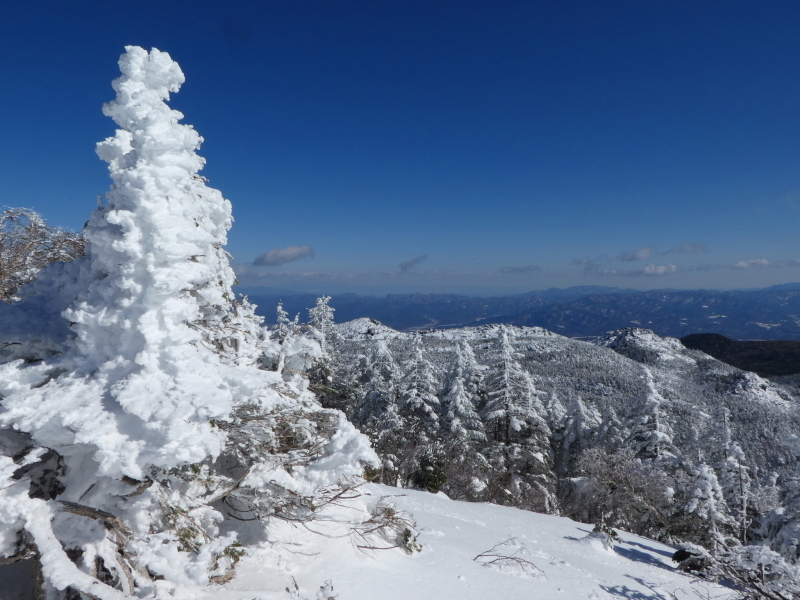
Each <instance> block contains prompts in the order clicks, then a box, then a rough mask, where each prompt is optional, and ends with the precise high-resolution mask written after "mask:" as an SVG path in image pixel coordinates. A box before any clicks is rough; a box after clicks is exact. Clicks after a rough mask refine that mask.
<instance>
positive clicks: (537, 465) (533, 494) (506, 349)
mask: <svg viewBox="0 0 800 600" xmlns="http://www.w3.org/2000/svg"><path fill="white" fill-rule="evenodd" d="M497 344H498V350H499V355H500V356H499V358H498V359H497V361H496V362H495V364H494V365H493V366H492V374H491V375H490V376H489V377H488V378H487V382H486V387H487V402H486V405H485V406H484V408H483V411H482V412H483V416H484V419H485V420H486V422H487V437H488V438H489V439H490V440H491V441H493V442H494V443H493V444H490V445H488V446H487V448H486V450H485V453H486V455H487V460H488V462H489V465H490V468H491V469H492V472H493V474H492V479H493V483H491V484H490V485H489V489H488V490H487V493H488V494H489V495H490V496H491V497H492V498H493V499H495V500H496V501H499V502H504V503H509V504H515V505H519V506H523V507H525V508H530V509H532V510H538V511H540V512H554V511H556V510H557V509H556V507H557V501H556V497H555V491H554V489H555V481H554V474H553V460H552V451H551V448H550V437H551V432H550V428H549V427H548V425H547V422H546V421H545V420H544V418H543V415H544V407H543V406H542V404H541V401H540V400H539V398H538V393H537V392H536V389H535V387H534V385H533V380H532V379H531V377H530V375H529V374H528V373H527V372H525V371H524V370H523V369H522V367H521V366H520V364H519V362H518V359H519V357H520V355H519V354H518V353H517V352H516V351H515V350H514V347H513V345H512V342H511V339H510V336H509V335H508V331H507V329H506V328H505V327H503V326H501V328H500V333H499V336H498V341H497Z"/></svg>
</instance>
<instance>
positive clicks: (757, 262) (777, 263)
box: [733, 258, 800, 269]
mask: <svg viewBox="0 0 800 600" xmlns="http://www.w3.org/2000/svg"><path fill="white" fill-rule="evenodd" d="M797 266H800V259H798V258H792V259H789V260H767V259H766V258H756V259H754V260H741V261H739V262H738V263H736V264H735V265H733V268H734V269H759V268H760V269H763V268H767V267H797Z"/></svg>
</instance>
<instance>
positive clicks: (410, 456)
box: [398, 340, 441, 476]
mask: <svg viewBox="0 0 800 600" xmlns="http://www.w3.org/2000/svg"><path fill="white" fill-rule="evenodd" d="M438 387H439V386H438V382H437V380H436V377H435V375H434V372H433V367H432V365H431V364H430V362H429V361H428V360H427V359H426V358H425V356H424V354H423V352H422V346H421V344H420V343H419V340H415V344H414V350H413V356H412V358H411V360H410V361H409V362H408V364H407V366H406V368H405V375H404V376H403V379H402V381H401V384H400V397H399V402H398V405H399V415H400V418H401V419H402V421H403V429H404V432H403V436H404V438H405V446H406V447H405V448H404V456H403V457H402V458H401V462H402V466H401V471H402V472H403V474H404V475H406V476H407V475H408V474H410V473H411V471H413V470H414V468H416V466H418V462H419V460H420V458H421V457H422V456H424V455H425V454H426V453H429V452H431V451H433V450H434V449H435V447H436V446H435V442H436V441H437V437H438V433H439V427H440V424H439V412H440V408H441V407H440V402H439V397H438V395H437V393H438Z"/></svg>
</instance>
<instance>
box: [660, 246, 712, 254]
mask: <svg viewBox="0 0 800 600" xmlns="http://www.w3.org/2000/svg"><path fill="white" fill-rule="evenodd" d="M708 251H709V250H708V246H706V245H705V244H676V245H675V247H674V248H671V249H669V250H667V251H666V252H663V253H662V254H672V253H676V254H705V253H707V252H708Z"/></svg>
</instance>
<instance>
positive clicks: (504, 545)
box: [202, 484, 733, 600]
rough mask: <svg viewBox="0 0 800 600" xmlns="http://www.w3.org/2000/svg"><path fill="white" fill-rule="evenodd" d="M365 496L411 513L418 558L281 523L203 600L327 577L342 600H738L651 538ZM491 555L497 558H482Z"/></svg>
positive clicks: (395, 493)
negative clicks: (610, 541) (598, 534)
mask: <svg viewBox="0 0 800 600" xmlns="http://www.w3.org/2000/svg"><path fill="white" fill-rule="evenodd" d="M362 491H363V492H365V493H366V494H369V495H371V496H372V497H373V498H374V497H376V496H391V497H392V499H393V501H394V502H395V504H396V506H397V508H398V509H401V510H404V511H408V512H410V513H412V514H413V516H414V518H415V519H416V521H417V525H418V529H419V531H420V535H419V538H418V542H419V544H420V545H421V547H422V550H421V552H414V554H413V555H411V556H409V555H408V554H406V553H404V552H403V551H402V550H399V549H394V550H380V551H372V550H362V549H359V548H358V547H357V545H358V544H359V543H362V544H363V542H359V541H358V540H356V539H354V538H352V537H349V536H345V537H334V538H331V537H324V536H323V535H318V534H316V533H311V532H310V531H309V529H314V530H315V531H319V532H321V533H327V534H333V535H337V533H341V531H342V529H341V527H340V526H338V525H333V524H332V525H328V526H324V525H323V524H321V523H313V524H311V525H310V526H309V527H308V528H306V527H304V526H301V525H289V524H286V523H279V524H276V527H275V528H274V529H273V531H272V533H271V535H272V536H274V537H273V539H275V540H280V542H270V541H264V542H262V543H261V544H260V545H259V547H258V548H257V549H255V550H251V551H250V552H249V553H248V556H247V557H245V558H244V559H243V560H242V562H241V563H240V565H239V568H238V569H237V577H236V578H235V579H234V580H233V581H231V582H229V583H227V584H225V585H221V586H216V587H214V589H212V590H209V591H208V593H207V594H204V595H203V596H202V598H203V600H210V599H211V598H215V599H219V600H233V599H236V600H272V599H277V598H280V599H283V600H289V598H291V597H292V596H291V595H290V594H289V593H287V591H286V588H287V586H288V587H291V588H292V589H293V590H294V589H295V588H294V584H293V579H294V581H296V582H297V585H298V586H299V595H297V596H294V597H295V598H297V597H299V598H301V599H305V598H308V599H309V600H314V599H315V598H318V596H317V592H318V591H319V588H320V586H321V585H323V583H324V581H325V580H332V583H333V594H335V595H336V597H337V598H338V600H375V599H380V600H409V599H415V600H450V599H454V600H472V599H475V600H478V599H480V600H487V599H505V598H509V599H511V598H514V599H517V598H519V599H522V598H542V599H550V598H563V599H564V600H572V599H576V600H577V599H581V598H587V599H589V598H592V599H614V598H616V599H622V598H627V599H634V598H635V599H637V600H673V599H677V600H689V599H695V598H697V599H701V598H709V597H711V598H717V599H720V600H724V599H725V598H727V597H730V596H732V595H733V594H732V593H730V591H729V590H726V589H725V588H721V587H718V586H715V585H712V584H709V583H706V582H702V581H698V580H697V579H695V578H692V577H690V576H687V575H684V574H682V573H680V572H677V571H676V570H675V568H674V566H673V563H672V562H671V561H670V557H671V555H672V553H673V552H674V548H671V547H669V546H665V545H663V544H659V543H658V542H654V541H652V540H648V539H646V538H641V537H638V536H635V535H630V534H627V533H621V543H619V544H617V545H616V547H615V548H614V549H613V550H608V549H606V548H604V546H603V544H602V542H601V541H600V540H598V539H587V536H588V535H589V533H590V532H591V529H592V527H591V526H590V525H586V524H583V523H577V522H575V521H571V520H569V519H565V518H562V517H554V516H549V515H542V514H536V513H532V512H526V511H522V510H517V509H514V508H508V507H503V506H497V505H492V504H477V503H466V502H457V501H453V500H450V499H448V498H447V497H446V496H444V495H443V494H438V495H434V494H430V493H428V492H421V491H415V490H404V489H398V488H392V487H387V486H381V485H375V484H369V485H366V486H364V487H363V488H362ZM346 510H347V509H344V508H342V509H340V513H339V517H341V518H346V517H345V515H346ZM492 548H494V550H493V551H491V552H490V554H492V555H495V556H486V557H484V558H482V559H479V560H475V558H476V557H477V556H478V555H479V554H481V553H484V552H486V551H490V550H491V549H492ZM497 557H507V558H497ZM493 559H497V560H496V561H495V562H494V563H491V564H489V562H490V561H491V560H493ZM515 559H521V561H517V560H515ZM523 561H528V562H523ZM482 563H483V564H482ZM529 563H530V564H529ZM320 598H321V599H322V600H327V596H324V597H323V596H320Z"/></svg>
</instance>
